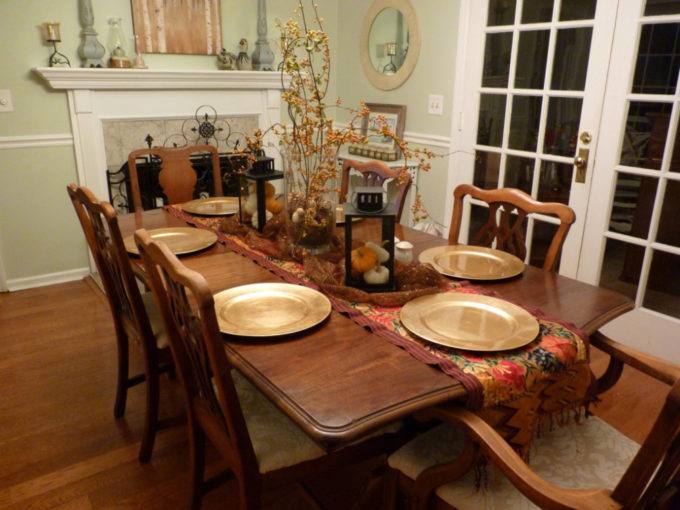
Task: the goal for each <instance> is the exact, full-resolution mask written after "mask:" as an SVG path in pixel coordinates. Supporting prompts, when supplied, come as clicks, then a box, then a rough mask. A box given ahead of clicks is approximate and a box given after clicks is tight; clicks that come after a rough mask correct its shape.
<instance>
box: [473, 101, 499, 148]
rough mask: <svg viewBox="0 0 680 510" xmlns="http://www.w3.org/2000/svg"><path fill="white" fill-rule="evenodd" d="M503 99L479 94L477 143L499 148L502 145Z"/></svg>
mask: <svg viewBox="0 0 680 510" xmlns="http://www.w3.org/2000/svg"><path fill="white" fill-rule="evenodd" d="M505 99H506V97H505V96H504V95H501V94H481V96H480V98H479V123H478V126H477V143H478V144H480V145H491V146H493V147H500V146H501V144H502V143H503V123H504V121H505Z"/></svg>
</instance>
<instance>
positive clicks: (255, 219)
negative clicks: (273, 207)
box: [250, 211, 274, 228]
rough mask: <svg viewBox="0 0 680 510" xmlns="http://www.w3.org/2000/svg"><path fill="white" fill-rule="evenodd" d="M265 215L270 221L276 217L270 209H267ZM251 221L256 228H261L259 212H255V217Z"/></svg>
mask: <svg viewBox="0 0 680 510" xmlns="http://www.w3.org/2000/svg"><path fill="white" fill-rule="evenodd" d="M264 217H265V218H266V221H269V220H271V219H272V218H273V217H274V215H273V214H272V213H270V212H269V211H266V212H265V214H264ZM250 222H251V223H252V225H253V227H254V228H259V225H260V222H259V220H258V219H257V214H253V218H252V219H251V220H250Z"/></svg>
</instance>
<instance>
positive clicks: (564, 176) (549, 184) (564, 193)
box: [536, 161, 574, 205]
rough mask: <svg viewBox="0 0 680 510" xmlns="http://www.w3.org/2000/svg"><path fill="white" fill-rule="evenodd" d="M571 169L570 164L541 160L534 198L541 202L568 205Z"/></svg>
mask: <svg viewBox="0 0 680 510" xmlns="http://www.w3.org/2000/svg"><path fill="white" fill-rule="evenodd" d="M573 171H574V165H571V164H567V163H555V162H553V161H542V162H541V175H540V176H539V178H538V193H537V197H536V198H538V200H540V201H541V202H561V203H563V204H567V205H569V193H570V192H571V176H572V173H573Z"/></svg>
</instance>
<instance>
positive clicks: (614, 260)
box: [600, 239, 645, 299]
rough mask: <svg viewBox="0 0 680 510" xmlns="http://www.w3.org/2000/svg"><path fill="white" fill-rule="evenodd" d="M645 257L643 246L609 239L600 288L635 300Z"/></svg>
mask: <svg viewBox="0 0 680 510" xmlns="http://www.w3.org/2000/svg"><path fill="white" fill-rule="evenodd" d="M644 255H645V249H644V248H643V247H642V246H637V245H635V244H630V243H624V242H623V241H617V240H615V239H607V245H606V247H605V250H604V260H603V261H602V271H601V273H600V286H601V287H605V288H607V289H611V290H615V291H616V292H620V293H621V294H624V295H626V296H628V297H629V298H630V299H635V294H636V292H637V286H638V282H639V281H640V271H641V269H642V259H643V257H644Z"/></svg>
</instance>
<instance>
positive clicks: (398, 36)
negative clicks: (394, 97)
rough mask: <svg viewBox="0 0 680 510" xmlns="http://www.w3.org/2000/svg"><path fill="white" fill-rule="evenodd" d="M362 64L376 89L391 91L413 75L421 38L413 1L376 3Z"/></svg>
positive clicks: (364, 34)
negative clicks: (412, 4) (411, 2)
mask: <svg viewBox="0 0 680 510" xmlns="http://www.w3.org/2000/svg"><path fill="white" fill-rule="evenodd" d="M361 39H362V48H361V60H362V64H363V67H364V72H365V73H366V76H367V77H368V79H369V80H370V81H371V83H372V84H373V85H375V86H376V87H378V88H379V89H382V90H391V89H395V88H397V87H399V86H400V85H401V84H402V83H404V82H405V81H406V80H407V79H408V77H409V76H410V75H411V73H412V72H413V69H414V68H415V65H416V60H417V58H418V53H419V51H420V35H419V32H418V25H417V21H416V16H415V12H414V10H413V7H412V6H411V4H410V2H409V0H376V1H375V2H373V5H371V7H370V8H369V10H368V12H367V13H366V18H365V20H364V27H363V30H362V38H361Z"/></svg>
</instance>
